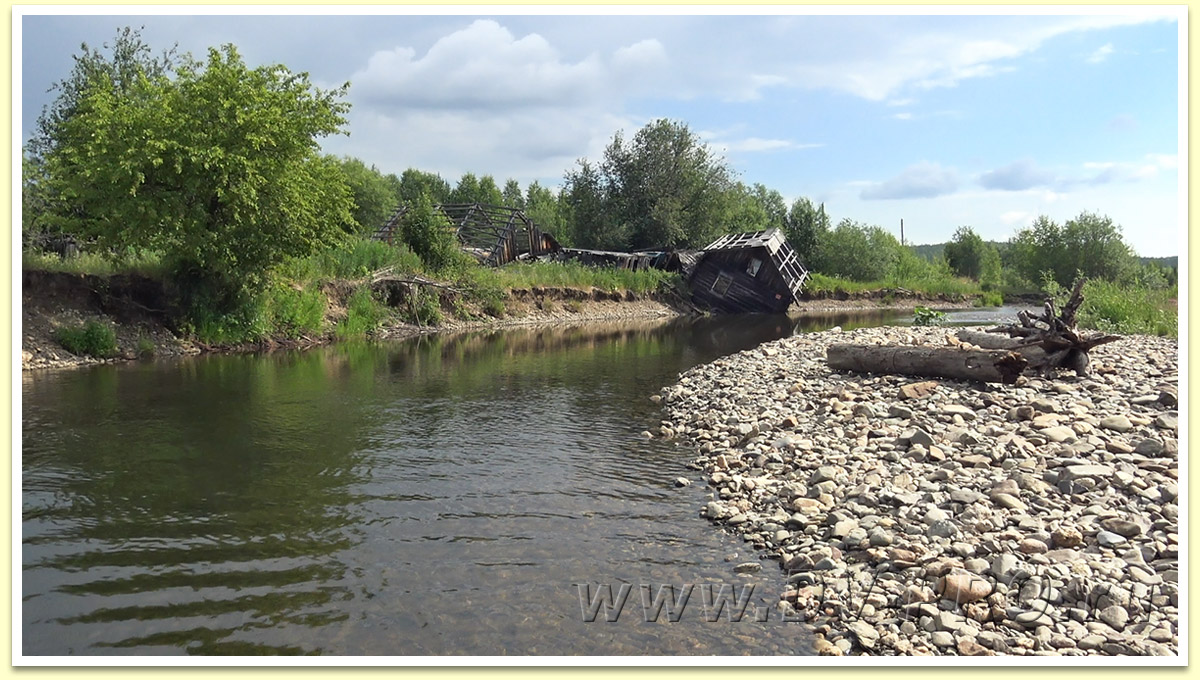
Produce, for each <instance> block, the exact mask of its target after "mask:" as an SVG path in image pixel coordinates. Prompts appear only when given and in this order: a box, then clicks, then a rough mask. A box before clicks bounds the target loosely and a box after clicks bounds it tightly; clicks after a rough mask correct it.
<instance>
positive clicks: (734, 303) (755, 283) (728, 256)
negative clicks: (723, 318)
mask: <svg viewBox="0 0 1200 680" xmlns="http://www.w3.org/2000/svg"><path fill="white" fill-rule="evenodd" d="M755 258H757V259H759V260H762V266H761V267H760V268H759V270H758V275H757V276H751V275H750V274H749V273H747V271H746V269H747V267H749V266H750V261H751V260H753V259H755ZM722 273H724V274H727V275H728V276H729V277H730V279H731V281H730V284H729V289H728V290H727V291H725V294H724V295H720V294H718V293H717V292H716V291H714V290H713V284H715V283H716V282H717V279H718V277H719V276H720V275H721V274H722ZM690 285H691V289H692V298H693V299H694V300H695V301H696V303H697V304H699V305H702V306H706V307H710V308H712V309H714V310H717V311H721V312H727V313H743V312H746V313H749V312H753V313H762V314H782V313H784V312H786V311H787V308H788V306H789V305H791V304H792V291H791V290H790V289H789V288H788V286H787V283H786V282H785V281H784V280H783V277H782V276H780V275H779V270H778V269H777V268H776V266H775V263H774V262H773V261H772V259H771V255H770V253H769V252H768V251H767V249H766V248H749V249H741V250H734V251H719V250H716V251H709V252H708V253H706V254H705V255H704V258H703V259H702V260H700V263H699V264H698V265H696V271H695V273H694V274H693V275H692V279H691V284H690Z"/></svg>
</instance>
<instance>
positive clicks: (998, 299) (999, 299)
mask: <svg viewBox="0 0 1200 680" xmlns="http://www.w3.org/2000/svg"><path fill="white" fill-rule="evenodd" d="M1003 304H1004V296H1003V295H1001V294H1000V293H999V292H998V291H984V292H982V293H980V294H979V297H977V298H975V306H976V307H999V306H1001V305H1003Z"/></svg>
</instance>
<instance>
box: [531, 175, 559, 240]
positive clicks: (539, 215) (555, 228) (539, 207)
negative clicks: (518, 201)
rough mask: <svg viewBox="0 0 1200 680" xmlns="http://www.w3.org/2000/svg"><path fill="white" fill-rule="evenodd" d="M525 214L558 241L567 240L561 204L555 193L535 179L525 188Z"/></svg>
mask: <svg viewBox="0 0 1200 680" xmlns="http://www.w3.org/2000/svg"><path fill="white" fill-rule="evenodd" d="M524 204H525V214H526V215H528V216H529V219H531V220H533V223H534V224H536V225H537V226H538V228H539V229H541V230H542V231H543V232H545V233H548V234H552V235H553V236H554V237H555V238H557V239H559V240H560V242H562V241H567V240H569V237H566V232H565V230H564V229H563V218H562V204H561V201H560V199H559V197H558V196H557V195H555V193H554V192H553V191H551V190H550V189H549V188H547V187H544V186H542V185H541V184H540V183H539V182H537V181H536V180H535V181H533V182H530V183H529V186H528V187H527V188H526V189H525V201H524Z"/></svg>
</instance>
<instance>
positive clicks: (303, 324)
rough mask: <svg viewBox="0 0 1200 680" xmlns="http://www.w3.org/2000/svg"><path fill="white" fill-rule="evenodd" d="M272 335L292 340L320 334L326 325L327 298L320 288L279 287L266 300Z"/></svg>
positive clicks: (276, 286) (281, 285) (284, 285)
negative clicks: (305, 335)
mask: <svg viewBox="0 0 1200 680" xmlns="http://www.w3.org/2000/svg"><path fill="white" fill-rule="evenodd" d="M264 304H265V305H266V310H265V313H266V315H267V318H268V319H269V323H270V326H271V333H272V334H274V335H282V336H285V337H289V338H296V337H299V336H301V335H304V334H319V333H320V332H321V329H322V327H323V326H324V323H325V304H326V300H325V295H324V294H323V293H322V292H321V290H320V289H319V288H317V287H316V286H312V287H309V288H299V287H293V286H291V285H288V284H283V283H281V284H277V285H275V286H274V287H272V288H271V290H270V291H269V292H268V293H267V295H266V299H265V301H264Z"/></svg>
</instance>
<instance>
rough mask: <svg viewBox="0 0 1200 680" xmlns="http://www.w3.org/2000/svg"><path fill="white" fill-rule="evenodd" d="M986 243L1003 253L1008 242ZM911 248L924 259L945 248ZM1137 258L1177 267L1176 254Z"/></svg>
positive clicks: (939, 245)
mask: <svg viewBox="0 0 1200 680" xmlns="http://www.w3.org/2000/svg"><path fill="white" fill-rule="evenodd" d="M987 243H990V244H992V245H994V246H996V248H997V249H998V250H999V251H1000V253H1001V254H1003V253H1004V250H1005V249H1006V248H1008V243H1007V242H1006V241H987ZM912 249H913V252H915V253H916V254H917V255H918V256H920V257H923V258H925V259H926V260H936V259H938V258H939V257H941V256H942V251H943V250H945V249H946V244H945V243H927V244H924V245H919V246H912ZM1138 259H1139V260H1141V262H1142V264H1149V263H1151V262H1153V263H1154V264H1156V265H1158V266H1160V267H1165V268H1166V269H1179V256H1178V255H1172V256H1171V257H1139V258H1138Z"/></svg>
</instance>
